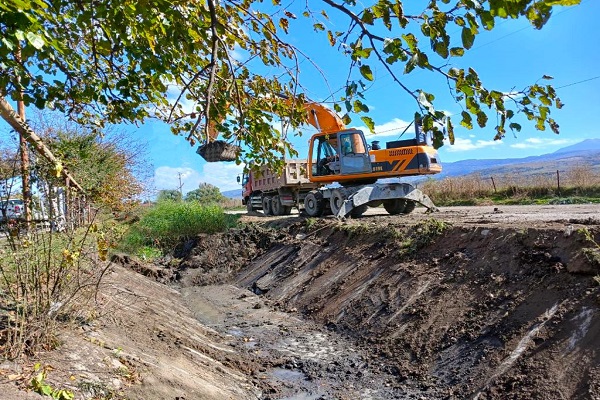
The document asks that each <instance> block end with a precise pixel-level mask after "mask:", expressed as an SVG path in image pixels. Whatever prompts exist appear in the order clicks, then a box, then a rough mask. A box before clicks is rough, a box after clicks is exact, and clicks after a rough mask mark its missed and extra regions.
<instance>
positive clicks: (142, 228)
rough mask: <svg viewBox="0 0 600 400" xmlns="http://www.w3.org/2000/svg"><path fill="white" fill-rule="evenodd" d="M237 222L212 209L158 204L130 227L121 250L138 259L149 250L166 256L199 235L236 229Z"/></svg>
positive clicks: (197, 206)
mask: <svg viewBox="0 0 600 400" xmlns="http://www.w3.org/2000/svg"><path fill="white" fill-rule="evenodd" d="M237 218H238V216H234V215H228V214H225V213H224V212H223V209H222V208H221V207H219V206H215V205H201V204H199V203H198V202H176V201H168V200H164V201H159V202H158V203H157V204H156V205H154V206H153V207H151V208H150V209H148V210H147V211H146V212H145V213H144V214H143V215H142V217H141V219H140V221H139V222H136V223H134V224H133V225H132V226H131V228H130V230H129V232H128V233H127V234H126V235H125V238H124V241H123V245H122V250H124V251H127V252H129V253H131V254H136V255H137V254H138V253H139V252H140V251H141V250H142V249H144V247H146V248H147V247H148V246H150V247H154V248H157V249H160V250H161V251H163V252H165V253H166V252H168V251H170V250H172V249H173V248H175V246H177V245H178V244H179V243H181V242H182V241H185V240H186V239H189V238H192V237H194V236H195V235H197V234H199V233H215V232H222V231H224V230H225V229H227V228H229V227H231V226H233V225H235V221H236V220H237ZM146 251H147V249H146Z"/></svg>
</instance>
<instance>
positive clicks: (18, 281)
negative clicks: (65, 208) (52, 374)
mask: <svg viewBox="0 0 600 400" xmlns="http://www.w3.org/2000/svg"><path fill="white" fill-rule="evenodd" d="M113 227H114V225H112V224H106V225H105V224H104V223H103V222H102V221H97V222H96V223H94V224H93V225H88V226H86V227H82V228H79V229H77V230H68V231H66V232H61V233H57V232H52V231H44V230H32V231H31V232H30V233H29V234H26V233H24V232H21V231H19V230H18V229H17V230H14V231H11V232H9V234H6V236H5V237H3V238H2V241H0V353H1V356H3V357H6V358H11V359H12V358H16V357H18V356H20V355H21V354H23V353H25V354H28V355H31V354H35V353H36V352H37V351H39V350H40V349H43V350H47V349H50V348H53V347H54V346H55V345H56V344H57V341H56V331H57V328H58V325H59V323H60V322H66V321H70V320H73V319H80V320H86V319H87V318H88V317H89V316H90V315H91V314H93V312H92V309H93V305H92V304H91V303H90V301H92V300H93V299H94V295H95V293H96V289H97V287H98V284H99V282H100V280H101V278H102V275H103V274H104V272H105V271H106V269H107V267H108V265H109V264H108V263H105V262H104V261H105V260H106V253H107V252H108V249H109V248H110V247H113V246H114V243H115V242H116V240H118V238H119V232H117V231H115V230H114V229H113Z"/></svg>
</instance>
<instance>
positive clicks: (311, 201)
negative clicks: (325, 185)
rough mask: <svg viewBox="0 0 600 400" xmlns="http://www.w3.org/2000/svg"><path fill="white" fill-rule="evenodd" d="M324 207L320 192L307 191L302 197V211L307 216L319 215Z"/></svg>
mask: <svg viewBox="0 0 600 400" xmlns="http://www.w3.org/2000/svg"><path fill="white" fill-rule="evenodd" d="M324 208H325V204H324V202H323V195H322V194H321V193H320V192H317V191H312V192H309V193H308V194H307V195H306V197H305V198H304V211H306V213H307V214H308V216H309V217H320V216H321V215H323V209H324Z"/></svg>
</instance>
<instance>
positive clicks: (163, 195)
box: [156, 189, 182, 202]
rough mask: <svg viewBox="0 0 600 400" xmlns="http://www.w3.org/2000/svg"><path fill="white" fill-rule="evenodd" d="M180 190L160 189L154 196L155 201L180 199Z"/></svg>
mask: <svg viewBox="0 0 600 400" xmlns="http://www.w3.org/2000/svg"><path fill="white" fill-rule="evenodd" d="M181 197H182V196H181V192H180V191H179V190H168V189H165V190H160V191H159V192H158V196H157V197H156V201H158V202H163V201H181Z"/></svg>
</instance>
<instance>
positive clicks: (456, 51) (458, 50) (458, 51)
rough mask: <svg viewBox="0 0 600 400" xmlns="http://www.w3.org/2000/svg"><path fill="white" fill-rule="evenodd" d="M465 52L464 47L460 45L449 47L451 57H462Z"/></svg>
mask: <svg viewBox="0 0 600 400" xmlns="http://www.w3.org/2000/svg"><path fill="white" fill-rule="evenodd" d="M464 54H465V49H463V48H462V47H452V48H451V49H450V55H451V56H452V57H462V56H463V55H464Z"/></svg>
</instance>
